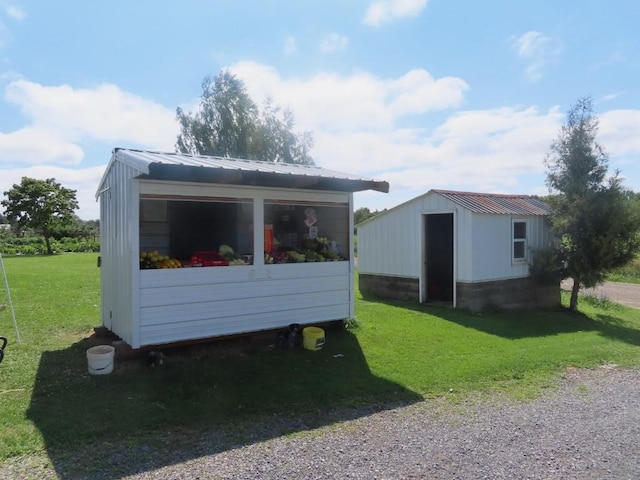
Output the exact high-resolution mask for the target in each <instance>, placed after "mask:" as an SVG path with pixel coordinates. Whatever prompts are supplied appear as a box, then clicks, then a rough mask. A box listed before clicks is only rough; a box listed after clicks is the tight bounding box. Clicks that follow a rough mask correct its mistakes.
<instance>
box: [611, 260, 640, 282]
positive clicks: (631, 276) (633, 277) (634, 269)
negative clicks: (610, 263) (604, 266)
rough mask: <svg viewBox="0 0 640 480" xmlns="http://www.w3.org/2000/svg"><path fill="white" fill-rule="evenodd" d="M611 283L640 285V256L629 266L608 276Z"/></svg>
mask: <svg viewBox="0 0 640 480" xmlns="http://www.w3.org/2000/svg"><path fill="white" fill-rule="evenodd" d="M607 280H609V281H610V282H625V283H640V254H639V255H638V256H636V258H635V259H634V260H632V261H631V262H629V264H628V265H625V266H624V267H620V268H618V269H616V270H615V271H613V272H612V273H611V274H610V275H608V276H607Z"/></svg>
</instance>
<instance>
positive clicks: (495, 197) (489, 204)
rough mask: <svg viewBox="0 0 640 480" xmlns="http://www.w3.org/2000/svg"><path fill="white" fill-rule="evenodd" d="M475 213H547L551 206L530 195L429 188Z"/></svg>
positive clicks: (549, 211)
mask: <svg viewBox="0 0 640 480" xmlns="http://www.w3.org/2000/svg"><path fill="white" fill-rule="evenodd" d="M431 191H432V192H435V193H437V194H438V195H442V196H443V197H445V198H447V199H449V200H451V201H452V202H454V203H457V204H458V205H460V206H462V207H464V208H467V209H469V210H471V211H472V212H475V213H493V214H505V215H548V214H549V213H551V207H549V205H547V204H546V203H544V202H543V201H542V200H540V199H538V198H536V197H532V196H530V195H504V194H497V193H473V192H456V191H452V190H431Z"/></svg>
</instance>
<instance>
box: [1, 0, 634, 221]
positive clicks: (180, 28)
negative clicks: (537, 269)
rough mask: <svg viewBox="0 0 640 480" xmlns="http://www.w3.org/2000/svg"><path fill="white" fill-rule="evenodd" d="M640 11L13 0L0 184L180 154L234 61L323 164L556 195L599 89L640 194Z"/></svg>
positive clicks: (70, 180)
mask: <svg viewBox="0 0 640 480" xmlns="http://www.w3.org/2000/svg"><path fill="white" fill-rule="evenodd" d="M638 25H640V9H638V8H637V5H636V3H635V2H632V1H630V0H629V1H627V0H609V1H607V2H605V1H602V0H597V1H596V0H581V1H579V0H566V1H561V2H559V1H557V0H537V1H535V2H515V1H512V0H485V1H483V2H478V1H476V0H448V1H444V0H350V1H348V2H347V1H334V0H323V1H313V0H304V1H303V0H299V1H279V0H262V1H244V2H242V1H238V0H219V1H213V0H211V1H196V0H182V1H181V2H175V1H166V0H156V1H150V0H144V1H143V0H141V1H135V2H131V1H124V0H112V1H110V2H77V1H69V0H58V1H56V2H43V1H41V0H39V1H36V0H0V194H1V192H4V191H6V190H8V189H9V188H10V187H11V185H13V184H14V183H18V182H19V181H20V178H21V177H22V176H25V175H26V176H31V177H35V178H49V177H54V178H56V180H57V181H59V182H60V183H62V184H63V185H64V186H66V187H69V188H73V189H76V190H77V191H78V199H79V201H80V210H79V211H78V212H77V213H78V214H79V215H80V217H82V218H85V219H92V218H98V216H99V213H98V212H99V210H98V205H97V204H96V203H95V200H94V197H93V196H94V193H95V189H96V187H97V184H98V182H99V179H100V177H101V175H102V173H103V171H104V168H105V165H106V163H107V162H108V160H109V158H110V155H111V150H112V149H113V147H116V146H118V147H131V148H147V149H154V150H163V151H173V150H174V144H175V139H176V135H177V132H178V128H177V124H176V121H175V109H176V107H178V106H180V107H182V108H185V109H186V110H190V109H193V108H194V107H195V105H197V103H198V98H199V95H200V93H201V83H202V79H203V78H204V77H205V76H206V75H216V74H217V73H219V72H220V70H221V69H224V68H228V69H230V70H231V71H232V72H234V73H235V74H236V75H237V76H239V77H240V78H241V79H242V80H243V81H244V82H245V84H246V86H247V88H248V90H249V93H250V94H251V96H252V97H253V98H254V100H255V101H256V102H257V103H259V104H261V103H262V102H263V101H264V99H265V98H267V97H271V98H272V99H273V100H274V102H275V103H276V104H278V105H280V106H283V107H289V108H290V109H291V110H292V111H293V113H294V115H295V118H296V124H297V127H298V128H299V129H300V130H310V131H312V132H314V136H315V147H314V150H313V152H312V153H313V156H314V159H315V161H316V164H317V165H319V166H322V167H325V168H330V169H335V170H339V171H344V172H347V173H354V174H359V175H362V176H367V177H373V178H379V179H383V180H387V181H389V182H390V185H391V191H390V193H389V194H381V193H378V192H364V193H358V194H356V197H355V199H356V207H362V206H366V207H369V208H371V209H372V210H376V209H382V208H389V207H393V206H395V205H397V204H399V203H401V202H403V201H406V200H409V199H411V198H413V197H415V196H417V195H420V194H422V193H425V192H426V191H428V190H429V189H431V188H443V189H454V190H467V191H484V192H497V193H530V194H545V193H546V192H547V189H546V187H545V183H544V180H545V167H544V164H543V159H544V157H545V154H546V153H547V152H548V150H549V145H550V143H551V142H552V140H553V139H554V138H555V137H556V136H557V133H558V129H559V127H560V125H561V124H562V122H563V120H564V114H565V113H566V111H567V109H568V108H569V107H570V106H571V105H572V104H573V103H574V102H575V101H576V99H577V98H578V97H581V96H585V95H591V96H592V98H593V100H594V105H595V110H596V113H597V115H598V116H599V117H600V136H599V142H600V143H601V144H602V145H603V146H604V147H605V149H606V151H607V152H608V153H609V156H610V167H611V169H616V168H617V169H620V170H621V171H622V175H623V176H624V177H625V179H626V186H628V187H630V188H632V189H634V190H636V191H640V167H639V166H638V163H639V162H638V159H639V158H640V33H639V32H640V30H638Z"/></svg>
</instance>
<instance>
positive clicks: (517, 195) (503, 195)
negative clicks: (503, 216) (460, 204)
mask: <svg viewBox="0 0 640 480" xmlns="http://www.w3.org/2000/svg"><path fill="white" fill-rule="evenodd" d="M431 191H432V192H435V193H440V194H449V195H467V196H475V197H501V198H536V197H535V196H533V195H527V194H524V193H522V194H520V193H482V192H464V191H459V190H441V189H436V188H434V189H431Z"/></svg>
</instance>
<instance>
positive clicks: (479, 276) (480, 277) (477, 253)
mask: <svg viewBox="0 0 640 480" xmlns="http://www.w3.org/2000/svg"><path fill="white" fill-rule="evenodd" d="M513 220H523V221H526V222H527V241H526V246H527V259H530V258H531V256H530V255H531V249H535V248H540V247H542V246H544V245H545V242H546V233H545V230H546V229H545V225H544V221H545V220H544V217H541V216H528V217H527V216H512V215H482V214H478V215H474V216H473V233H474V235H473V277H472V279H471V281H473V282H481V281H487V280H499V279H508V278H520V277H526V276H527V275H529V266H528V263H527V262H526V261H524V262H514V261H513V260H512V241H513V238H512V222H513Z"/></svg>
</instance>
